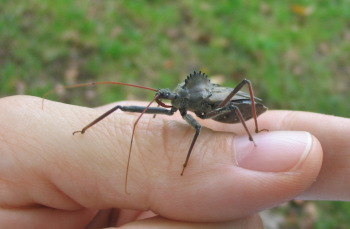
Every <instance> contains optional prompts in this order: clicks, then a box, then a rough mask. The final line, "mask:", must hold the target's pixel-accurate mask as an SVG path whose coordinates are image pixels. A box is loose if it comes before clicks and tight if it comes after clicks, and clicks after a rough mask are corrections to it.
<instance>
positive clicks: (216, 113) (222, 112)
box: [198, 104, 255, 144]
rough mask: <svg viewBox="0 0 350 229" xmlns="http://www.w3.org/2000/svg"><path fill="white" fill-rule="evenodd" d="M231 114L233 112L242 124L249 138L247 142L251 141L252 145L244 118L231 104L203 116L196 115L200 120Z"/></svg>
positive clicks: (251, 138) (237, 108)
mask: <svg viewBox="0 0 350 229" xmlns="http://www.w3.org/2000/svg"><path fill="white" fill-rule="evenodd" d="M232 112H235V113H236V115H237V117H238V118H239V120H240V122H241V123H242V125H243V127H244V129H245V131H246V132H247V134H248V136H249V140H250V141H252V142H253V143H254V144H255V142H254V140H253V137H252V135H251V134H250V132H249V129H248V127H247V125H246V123H245V120H244V117H243V115H242V113H241V111H240V110H239V107H237V106H235V105H233V104H228V105H226V106H224V107H219V108H216V109H215V110H212V111H210V112H208V113H205V114H203V115H198V117H200V118H202V119H208V118H215V117H217V116H224V115H225V114H227V115H229V114H231V113H232Z"/></svg>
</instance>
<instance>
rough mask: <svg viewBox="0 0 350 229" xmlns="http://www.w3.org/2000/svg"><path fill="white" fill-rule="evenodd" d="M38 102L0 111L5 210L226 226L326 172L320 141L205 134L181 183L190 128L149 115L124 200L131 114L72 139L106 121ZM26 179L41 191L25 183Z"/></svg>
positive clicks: (294, 135)
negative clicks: (154, 216)
mask: <svg viewBox="0 0 350 229" xmlns="http://www.w3.org/2000/svg"><path fill="white" fill-rule="evenodd" d="M40 104H41V100H40V99H37V98H33V97H21V96H17V97H11V98H7V99H6V100H5V101H4V100H3V101H2V102H1V103H0V109H1V110H2V111H3V112H2V113H1V114H0V115H1V116H0V118H1V120H4V124H3V126H2V131H3V133H2V136H4V137H5V139H4V140H3V142H2V144H4V145H5V147H3V149H5V150H3V151H2V156H3V158H4V159H6V160H4V161H2V163H5V161H6V165H1V166H0V168H3V169H2V171H1V174H2V177H3V179H2V180H11V181H12V182H11V183H10V184H7V186H4V189H3V193H4V195H3V196H2V198H4V199H3V202H2V204H4V200H6V201H7V202H6V203H11V204H12V205H11V206H12V207H17V206H31V205H33V204H38V203H40V204H42V205H45V206H52V207H55V208H60V209H70V210H75V209H81V208H83V207H85V208H95V209H96V208H111V207H120V208H134V209H142V210H145V209H151V210H153V211H154V212H156V213H159V214H161V215H162V216H166V217H168V218H172V219H177V220H187V221H227V220H232V219H234V218H239V217H243V216H246V215H249V214H252V213H253V212H256V211H257V210H260V209H264V208H267V207H271V206H273V205H277V204H279V203H281V202H283V201H285V200H287V199H290V198H293V197H294V196H296V195H298V194H299V193H301V192H302V191H303V190H305V189H306V188H307V187H308V186H309V185H310V184H311V183H312V182H313V180H314V179H315V177H316V176H317V173H318V170H319V168H320V164H321V159H322V151H321V148H320V145H319V143H318V141H317V140H316V139H315V138H313V137H312V136H311V135H309V134H307V133H304V132H302V133H300V132H283V133H273V132H270V133H260V134H258V135H255V136H256V137H255V142H256V144H257V147H254V145H253V144H252V143H250V142H249V141H248V139H247V137H244V138H234V136H232V134H230V133H218V132H213V131H211V130H208V129H205V128H203V131H202V133H201V135H200V137H199V139H198V142H197V143H196V145H195V148H194V150H193V153H192V156H191V159H190V163H189V166H188V168H187V169H186V171H185V175H184V176H180V175H179V174H180V171H181V167H182V166H181V165H182V164H183V162H184V158H185V156H186V152H187V150H188V147H189V143H190V141H191V139H192V137H193V129H192V128H191V127H189V126H188V125H185V124H181V123H179V122H176V121H164V120H161V119H152V118H149V117H144V118H143V119H141V121H140V123H139V125H138V126H137V129H136V133H135V142H134V145H133V150H132V155H131V163H130V173H129V175H128V176H129V185H128V190H129V192H130V193H131V194H130V195H128V194H126V193H125V192H124V185H125V166H126V162H127V157H128V151H129V146H130V136H131V131H132V126H133V123H134V121H135V116H132V115H128V114H125V113H123V114H121V113H116V114H115V115H111V116H110V117H107V118H106V119H105V120H103V121H101V122H100V123H98V124H97V125H96V126H94V127H92V128H91V129H89V130H88V131H87V132H86V133H85V134H84V135H78V136H72V135H71V133H72V132H73V131H75V130H79V129H81V128H82V127H84V126H85V125H86V124H87V123H89V121H90V120H93V119H95V118H96V117H98V116H99V115H101V114H102V113H101V112H100V111H96V110H93V109H87V108H81V107H76V106H69V105H65V104H61V103H54V102H50V101H46V103H45V108H44V110H41V109H40ZM14 124H15V125H14ZM235 148H236V149H235ZM255 158H259V160H255ZM9 162H15V163H9ZM237 163H238V166H237ZM19 164H20V165H21V166H18V165H19ZM29 180H30V182H31V183H32V184H36V185H30V186H28V185H26V184H27V183H26V182H24V181H29ZM15 188H17V189H16V190H19V191H17V193H16V195H14V194H13V192H12V190H13V189H15ZM24 190H25V191H24ZM19 194H20V195H19ZM17 196H21V198H18V197H17Z"/></svg>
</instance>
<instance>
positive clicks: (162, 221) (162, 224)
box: [120, 215, 264, 229]
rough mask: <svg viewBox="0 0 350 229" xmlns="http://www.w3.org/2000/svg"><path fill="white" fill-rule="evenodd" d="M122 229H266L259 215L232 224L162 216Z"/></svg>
mask: <svg viewBox="0 0 350 229" xmlns="http://www.w3.org/2000/svg"><path fill="white" fill-rule="evenodd" d="M120 228H122V229H132V228H169V229H171V228H184V229H187V228H188V229H190V228H191V229H196V228H200V229H202V228H203V229H211V228H213V229H214V228H215V229H220V228H235V229H240V228H242V229H243V228H244V229H250V228H252V229H258V228H264V227H263V224H262V221H261V218H260V216H258V215H254V216H249V217H244V218H241V219H237V220H234V221H230V222H220V223H191V222H180V221H174V220H170V219H166V218H163V217H160V216H156V217H152V218H147V219H143V220H138V221H134V222H132V223H128V224H125V225H124V226H122V227H120Z"/></svg>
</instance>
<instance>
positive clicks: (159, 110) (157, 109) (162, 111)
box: [73, 105, 175, 135]
mask: <svg viewBox="0 0 350 229" xmlns="http://www.w3.org/2000/svg"><path fill="white" fill-rule="evenodd" d="M145 109H146V107H142V106H120V105H117V106H115V107H113V108H112V109H110V110H108V111H107V112H105V113H104V114H102V115H101V116H100V117H98V118H96V119H95V120H94V121H92V122H91V123H89V124H88V125H86V126H85V127H84V128H83V129H82V130H78V131H74V132H73V135H74V134H76V133H81V134H84V133H85V132H86V130H87V129H89V128H90V127H92V126H93V125H95V124H96V123H98V122H99V121H101V120H102V119H104V118H106V117H107V116H108V115H110V114H112V113H113V112H114V111H116V110H122V111H125V112H135V113H142V112H145V113H147V114H164V115H173V114H174V112H175V110H174V109H171V110H168V109H165V108H162V107H149V108H148V109H147V110H145Z"/></svg>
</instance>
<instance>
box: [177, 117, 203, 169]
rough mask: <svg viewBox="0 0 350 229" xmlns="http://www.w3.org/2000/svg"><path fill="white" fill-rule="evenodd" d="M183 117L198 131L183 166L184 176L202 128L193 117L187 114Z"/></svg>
mask: <svg viewBox="0 0 350 229" xmlns="http://www.w3.org/2000/svg"><path fill="white" fill-rule="evenodd" d="M181 115H182V118H183V119H184V120H185V121H186V122H187V123H188V124H190V125H191V126H192V127H193V128H194V129H195V130H196V133H195V134H194V137H193V140H192V143H191V146H190V149H189V150H188V153H187V156H186V160H185V163H184V164H183V168H182V172H181V176H182V175H183V174H184V171H185V168H186V166H187V163H188V159H190V156H191V153H192V149H193V146H194V144H195V143H196V141H197V138H198V135H199V133H200V131H201V128H202V126H201V125H200V124H199V123H198V122H197V121H196V120H195V119H194V118H193V117H192V116H191V115H189V114H187V113H181Z"/></svg>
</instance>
